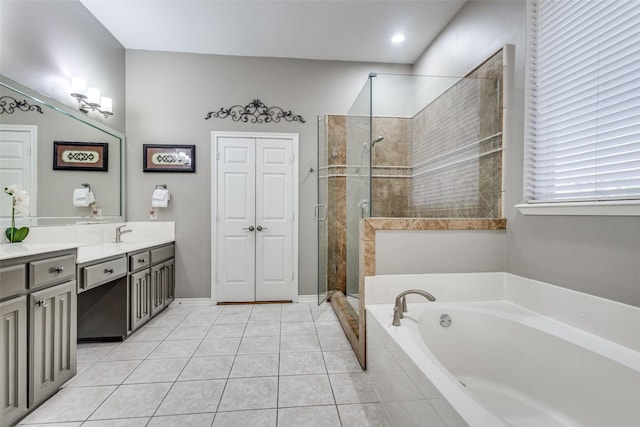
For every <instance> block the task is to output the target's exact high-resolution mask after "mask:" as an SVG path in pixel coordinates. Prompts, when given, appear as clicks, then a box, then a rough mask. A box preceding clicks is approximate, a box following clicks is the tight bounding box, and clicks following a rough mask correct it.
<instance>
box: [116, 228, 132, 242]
mask: <svg viewBox="0 0 640 427" xmlns="http://www.w3.org/2000/svg"><path fill="white" fill-rule="evenodd" d="M125 227H126V224H125V225H119V226H117V227H116V241H115V242H114V243H122V235H123V234H124V233H131V232H132V231H133V230H131V229H130V228H128V229H126V230H125V229H124V228H125Z"/></svg>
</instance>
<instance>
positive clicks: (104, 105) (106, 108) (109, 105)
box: [100, 96, 113, 113]
mask: <svg viewBox="0 0 640 427" xmlns="http://www.w3.org/2000/svg"><path fill="white" fill-rule="evenodd" d="M100 109H101V110H102V111H103V112H105V113H113V100H112V99H111V98H109V97H106V96H103V97H102V98H100Z"/></svg>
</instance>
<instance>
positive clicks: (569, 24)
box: [525, 0, 640, 203]
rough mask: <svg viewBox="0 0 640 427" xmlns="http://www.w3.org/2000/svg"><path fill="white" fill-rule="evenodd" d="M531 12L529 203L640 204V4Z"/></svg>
mask: <svg viewBox="0 0 640 427" xmlns="http://www.w3.org/2000/svg"><path fill="white" fill-rule="evenodd" d="M528 6H529V9H528V16H529V21H528V26H529V28H528V59H527V61H528V62H527V85H526V86H527V87H526V90H527V105H526V106H525V108H526V111H527V113H526V123H525V126H526V150H525V159H526V160H525V161H526V163H525V197H526V198H527V200H528V202H529V203H540V202H547V203H548V202H571V201H609V200H636V199H640V2H639V1H637V0H631V1H627V0H590V1H580V0H530V1H529V4H528Z"/></svg>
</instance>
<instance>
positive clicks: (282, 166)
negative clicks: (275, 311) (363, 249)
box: [213, 134, 297, 302]
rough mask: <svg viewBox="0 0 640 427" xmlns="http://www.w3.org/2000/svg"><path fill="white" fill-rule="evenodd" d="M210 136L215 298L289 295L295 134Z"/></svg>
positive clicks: (261, 298)
mask: <svg viewBox="0 0 640 427" xmlns="http://www.w3.org/2000/svg"><path fill="white" fill-rule="evenodd" d="M213 139H214V143H215V149H216V153H215V162H216V169H215V170H216V174H215V175H216V185H215V187H213V188H214V191H215V195H214V197H215V200H216V203H215V206H214V209H215V211H214V217H215V222H216V224H215V227H214V229H215V230H216V237H215V244H216V250H215V257H216V262H215V268H216V272H215V274H216V276H215V277H216V283H217V290H214V292H215V294H216V299H217V301H218V302H249V301H290V300H294V299H295V295H296V288H297V283H296V282H297V280H296V278H297V275H296V273H295V268H296V264H295V263H294V261H295V259H297V256H295V254H296V252H297V242H296V238H297V232H296V224H297V221H294V219H295V209H296V206H297V197H296V196H295V192H294V187H295V188H296V189H297V185H294V184H295V181H294V177H296V176H297V168H296V167H294V163H295V162H294V157H295V154H296V152H297V137H295V138H294V137H293V136H284V137H276V136H268V135H264V136H259V137H252V136H241V135H231V136H228V135H226V134H225V135H221V134H214V136H213ZM295 164H297V163H295ZM294 172H295V173H294Z"/></svg>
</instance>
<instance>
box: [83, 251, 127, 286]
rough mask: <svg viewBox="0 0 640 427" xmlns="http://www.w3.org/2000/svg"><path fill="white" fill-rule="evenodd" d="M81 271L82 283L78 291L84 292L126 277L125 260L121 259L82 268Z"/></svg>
mask: <svg viewBox="0 0 640 427" xmlns="http://www.w3.org/2000/svg"><path fill="white" fill-rule="evenodd" d="M82 271H83V272H82V280H81V282H82V283H81V285H80V289H79V291H86V290H88V289H91V288H95V287H96V286H99V285H102V284H103V283H107V282H110V281H112V280H115V279H118V278H120V277H122V276H124V275H126V274H127V259H126V258H124V257H122V258H118V259H114V260H111V261H105V262H101V263H100V264H95V265H91V266H89V267H84V268H83V269H82Z"/></svg>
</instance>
